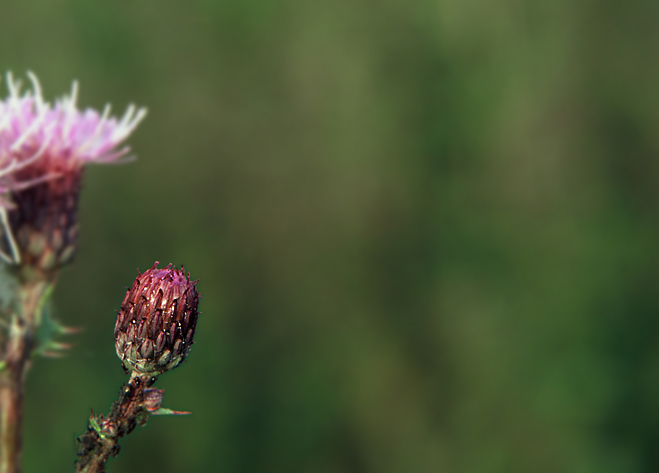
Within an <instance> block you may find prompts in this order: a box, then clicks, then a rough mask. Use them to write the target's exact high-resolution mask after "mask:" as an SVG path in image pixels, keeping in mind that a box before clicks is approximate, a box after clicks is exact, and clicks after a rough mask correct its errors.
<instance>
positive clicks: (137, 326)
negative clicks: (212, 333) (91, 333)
mask: <svg viewBox="0 0 659 473" xmlns="http://www.w3.org/2000/svg"><path fill="white" fill-rule="evenodd" d="M196 284H197V281H190V273H188V274H187V276H186V274H185V271H184V269H183V267H181V269H176V268H175V267H172V265H171V264H170V265H168V266H167V267H166V268H163V269H158V262H157V261H156V263H155V264H154V265H153V267H152V268H151V269H149V270H147V271H145V272H144V273H142V274H140V275H138V277H137V278H136V279H135V282H134V283H133V285H132V286H131V287H130V289H128V292H127V293H126V297H124V301H123V303H122V304H121V310H120V311H119V314H118V315H117V322H116V324H115V327H114V339H115V348H116V350H117V355H118V356H119V358H121V361H123V363H124V367H125V368H126V370H128V371H136V372H138V373H141V374H153V375H155V376H157V375H159V374H161V373H164V372H165V371H169V370H171V369H174V368H176V367H177V366H178V365H179V364H181V363H182V362H183V361H185V358H186V357H187V356H188V353H189V352H190V348H191V347H192V343H193V342H192V338H193V336H194V332H195V328H196V326H197V316H198V315H199V312H198V311H197V307H198V306H199V297H200V296H199V293H198V292H197V289H196V287H195V286H196Z"/></svg>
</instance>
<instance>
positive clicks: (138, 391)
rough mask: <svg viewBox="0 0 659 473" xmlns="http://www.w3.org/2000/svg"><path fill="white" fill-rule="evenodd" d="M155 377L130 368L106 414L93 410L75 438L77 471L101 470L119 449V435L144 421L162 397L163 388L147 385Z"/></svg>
mask: <svg viewBox="0 0 659 473" xmlns="http://www.w3.org/2000/svg"><path fill="white" fill-rule="evenodd" d="M155 379H156V378H155V377H152V376H150V375H140V374H137V373H135V372H133V374H132V375H131V377H130V380H129V381H128V382H127V383H125V384H124V385H123V386H122V388H121V391H119V398H118V399H117V400H116V401H115V402H114V403H113V404H112V409H111V410H110V414H109V415H108V417H107V418H105V417H104V416H103V415H102V414H101V415H100V416H98V417H94V415H93V413H92V416H91V418H90V419H89V423H88V425H87V430H86V431H85V433H84V434H82V435H81V436H80V437H78V438H77V439H76V456H77V458H76V463H75V466H76V470H75V471H76V473H104V472H105V471H106V470H105V465H106V463H107V461H108V459H109V458H110V457H114V456H116V455H117V454H118V453H119V449H120V447H119V440H120V439H121V437H124V436H125V435H128V434H130V433H131V432H132V431H133V429H135V427H136V426H137V425H140V426H142V425H144V424H146V421H147V418H148V416H149V413H150V412H152V411H154V410H155V409H157V408H159V407H160V402H161V401H162V391H161V390H159V389H155V388H151V387H150V386H151V385H152V384H153V383H154V382H155Z"/></svg>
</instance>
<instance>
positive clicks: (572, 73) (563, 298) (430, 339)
mask: <svg viewBox="0 0 659 473" xmlns="http://www.w3.org/2000/svg"><path fill="white" fill-rule="evenodd" d="M658 17H659V3H657V2H653V1H649V0H648V1H635V2H613V1H593V0H577V1H574V0H570V1H568V0H555V1H552V2H532V1H521V0H498V1H485V0H436V1H432V2H431V1H425V0H418V1H402V0H399V1H393V0H381V1H379V2H376V1H355V0H315V1H312V2H311V1H310V2H302V1H290V0H288V1H287V0H276V1H271V2H267V1H257V0H240V1H238V0H188V1H185V2H183V1H173V0H158V1H157V0H135V1H112V2H111V1H93V2H92V1H88V0H48V1H47V0H31V1H17V0H10V1H4V2H2V4H1V5H0V68H1V69H2V70H12V71H14V73H15V75H19V76H22V77H25V71H26V70H33V71H34V72H35V73H36V74H37V75H38V76H39V77H40V79H41V82H42V86H43V89H44V93H45V95H46V97H47V98H48V99H49V100H52V99H54V98H55V97H58V96H61V95H62V94H64V93H65V92H67V91H68V90H69V88H70V83H71V81H72V80H73V79H78V80H79V81H80V85H81V93H80V100H79V104H80V105H81V106H83V107H86V106H91V107H94V108H97V109H100V108H102V106H103V105H104V104H105V103H106V102H111V103H112V104H113V105H114V110H115V113H123V110H124V108H125V106H126V105H127V104H128V103H130V102H135V103H137V104H138V105H143V106H146V107H148V108H149V116H148V117H147V119H146V120H145V121H144V122H143V124H142V125H140V127H139V128H138V129H137V131H136V132H135V134H134V135H133V136H132V137H131V138H130V140H129V143H130V144H131V145H132V147H133V149H134V151H135V153H136V154H137V155H138V156H139V159H138V161H136V162H135V163H132V164H129V165H125V166H95V167H90V168H89V169H88V172H87V175H86V180H85V185H84V187H85V188H84V190H83V195H82V200H81V215H80V219H81V235H82V236H81V245H80V251H79V253H78V258H77V260H76V262H75V264H74V265H72V266H71V267H69V268H68V269H66V271H64V272H63V273H62V275H61V279H60V283H59V286H58V290H57V292H56V294H55V303H56V308H57V316H58V318H59V319H60V320H61V321H62V322H64V323H65V324H67V325H72V326H82V327H84V328H85V331H84V332H83V333H81V334H79V335H76V336H74V337H71V339H72V340H74V341H75V347H74V348H73V350H72V351H71V354H70V356H68V357H67V358H64V359H61V360H39V361H38V362H37V363H35V365H34V367H33V370H32V371H31V373H30V378H29V382H28V392H29V395H28V400H27V413H26V422H27V426H26V428H27V432H26V448H25V471H26V472H27V473H30V472H65V471H72V462H73V458H74V456H73V440H74V438H75V436H76V435H79V434H80V433H82V432H83V431H84V429H85V424H86V420H87V418H88V417H89V412H90V411H89V410H90V408H93V409H94V411H95V412H107V411H108V410H109V406H110V404H111V402H112V401H113V400H114V399H115V397H116V394H117V392H118V389H119V387H120V385H121V383H122V382H123V381H124V380H125V379H126V378H125V376H124V374H123V372H122V370H121V368H120V366H119V362H118V359H117V358H116V355H115V353H114V345H113V340H112V332H113V326H114V314H115V312H114V311H115V310H117V309H118V308H119V305H120V303H121V300H122V297H123V294H124V288H123V287H124V286H127V285H129V284H130V283H131V282H132V281H133V279H134V277H135V276H136V274H137V272H136V268H138V267H139V268H140V269H142V270H144V269H146V268H148V267H150V266H151V265H152V264H153V262H154V261H155V260H158V261H160V262H162V263H169V262H172V263H176V264H181V263H183V264H184V265H185V267H186V269H189V270H190V271H191V272H192V276H193V278H199V279H200V280H201V281H200V283H199V286H198V287H199V289H200V291H201V292H202V294H203V295H204V299H203V300H202V304H201V310H202V311H203V314H202V315H201V318H200V321H199V325H198V331H197V336H196V341H197V344H196V345H195V348H194V350H193V351H192V353H191V356H190V358H189V361H188V362H187V363H186V364H185V365H183V366H182V367H181V368H180V369H178V370H176V371H175V372H173V373H168V374H166V375H164V376H162V377H161V378H160V380H159V382H158V386H159V387H161V388H165V390H166V396H165V401H166V406H167V407H171V408H173V409H180V410H190V411H192V412H193V415H192V416H189V417H184V418H161V417H154V418H152V419H151V420H150V421H149V425H148V426H147V428H145V429H138V430H137V431H136V432H135V433H133V434H132V435H131V436H130V437H128V438H127V439H125V440H124V442H123V450H122V453H121V455H120V456H119V457H117V458H116V459H113V460H111V461H110V464H109V470H110V471H111V472H112V471H113V472H119V471H121V472H127V473H130V472H138V471H140V472H144V471H159V472H181V471H184V472H208V471H221V472H231V473H243V472H244V473H248V472H249V473H252V472H264V473H266V472H267V473H269V472H273V473H276V472H285V473H298V472H299V473H303V472H308V473H311V472H313V473H348V472H349V473H376V472H378V473H380V472H381V473H389V472H391V473H394V472H396V473H398V472H414V473H417V472H418V473H426V472H427V473H431V472H432V473H437V472H447V473H490V472H492V473H495V472H497V473H498V472H500V473H529V472H533V473H536V472H537V473H544V472H547V473H550V472H560V473H571V472H575V473H576V472H579V473H582V472H583V473H587V472H593V473H594V472H597V473H608V472H625V473H627V472H656V471H658V470H659V448H658V444H659V344H657V340H658V338H659V298H658V297H657V287H658V285H659V254H658V252H657V249H656V248H657V241H658V240H659V215H658V209H659V186H658V185H657V179H658V176H659V159H657V156H658V154H659V134H658V133H657V128H658V127H659V93H658V92H657V90H658V84H659V60H658V58H659V56H658V52H659V29H658V28H657V26H656V25H657V18H658ZM0 86H2V87H3V92H2V96H3V97H4V95H5V92H4V81H3V83H2V84H0Z"/></svg>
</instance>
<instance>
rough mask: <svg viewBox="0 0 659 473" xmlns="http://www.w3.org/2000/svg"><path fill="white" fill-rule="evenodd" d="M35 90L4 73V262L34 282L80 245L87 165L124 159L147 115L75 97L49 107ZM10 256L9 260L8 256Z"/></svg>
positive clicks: (0, 153) (0, 213)
mask: <svg viewBox="0 0 659 473" xmlns="http://www.w3.org/2000/svg"><path fill="white" fill-rule="evenodd" d="M28 77H29V78H30V81H31V83H32V90H28V91H26V92H25V93H21V88H20V85H21V84H20V82H19V81H14V80H13V78H12V76H11V74H10V73H8V74H7V88H8V89H9V96H8V97H7V98H6V99H5V100H0V218H1V219H2V222H1V223H2V226H3V233H4V240H5V242H3V245H2V247H3V249H4V251H3V252H2V254H0V256H2V257H3V258H4V259H6V260H9V261H10V262H12V263H16V264H17V263H20V264H21V266H22V267H23V268H28V269H31V270H33V272H36V273H37V275H45V276H47V277H48V276H51V275H52V274H53V273H54V272H55V271H56V270H57V269H59V268H60V267H61V266H62V265H64V264H66V263H68V262H69V261H71V259H72V258H73V255H74V253H75V250H76V247H77V238H78V224H77V223H78V218H77V208H78V194H79V191H80V180H81V177H82V174H83V170H84V167H85V165H86V164H88V163H113V162H119V161H120V160H127V159H130V157H126V155H127V154H128V153H129V152H130V148H129V147H123V148H121V149H117V148H118V146H119V145H120V144H121V143H122V142H123V141H124V140H125V139H126V138H127V137H128V136H129V135H130V133H131V132H132V131H133V130H134V129H135V127H136V126H137V125H138V123H139V122H140V121H141V120H142V119H143V118H144V116H145V115H146V110H145V109H139V110H138V109H136V108H135V106H133V105H130V106H129V107H128V109H127V110H126V113H125V114H124V116H123V118H121V119H120V120H117V119H116V118H114V117H111V116H110V106H109V105H107V106H106V107H105V109H104V110H103V113H102V114H99V113H98V112H97V111H95V110H92V109H86V110H84V111H81V110H79V109H78V108H77V106H76V99H77V94H78V85H77V83H76V82H74V83H73V88H72V90H71V95H69V96H64V97H63V98H61V99H60V100H57V101H55V103H54V104H53V105H51V104H50V103H48V102H45V101H44V99H43V97H42V95H41V87H40V85H39V82H38V80H37V78H36V76H35V75H34V74H32V73H28ZM8 254H9V255H8Z"/></svg>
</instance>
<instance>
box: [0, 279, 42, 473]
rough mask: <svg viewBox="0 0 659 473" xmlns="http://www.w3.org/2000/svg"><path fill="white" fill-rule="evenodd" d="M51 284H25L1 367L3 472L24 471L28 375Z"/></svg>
mask: <svg viewBox="0 0 659 473" xmlns="http://www.w3.org/2000/svg"><path fill="white" fill-rule="evenodd" d="M47 287H48V284H46V283H42V282H39V283H25V284H23V285H21V286H20V289H19V292H20V306H19V310H20V316H18V315H15V314H14V315H12V316H11V320H10V324H9V333H8V336H7V339H6V345H5V351H4V354H3V355H4V356H3V360H2V363H3V366H2V370H1V371H0V473H20V471H21V457H22V450H23V449H22V447H23V399H24V394H25V379H26V376H27V372H28V370H29V368H30V355H31V352H32V348H33V345H34V330H35V326H36V325H35V322H37V320H38V319H39V318H40V314H39V310H40V307H41V303H42V301H43V297H44V294H45V293H46V292H45V291H46V289H47Z"/></svg>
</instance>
